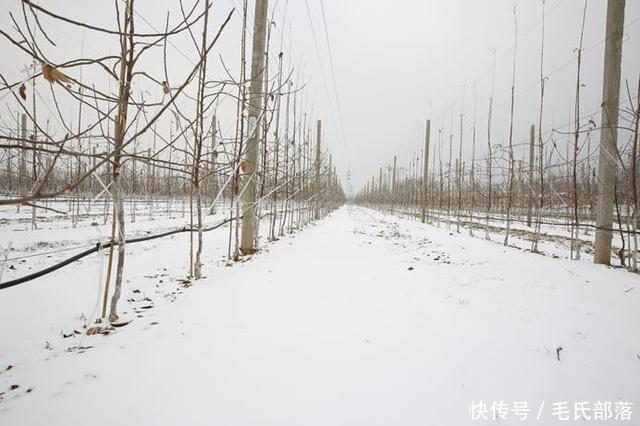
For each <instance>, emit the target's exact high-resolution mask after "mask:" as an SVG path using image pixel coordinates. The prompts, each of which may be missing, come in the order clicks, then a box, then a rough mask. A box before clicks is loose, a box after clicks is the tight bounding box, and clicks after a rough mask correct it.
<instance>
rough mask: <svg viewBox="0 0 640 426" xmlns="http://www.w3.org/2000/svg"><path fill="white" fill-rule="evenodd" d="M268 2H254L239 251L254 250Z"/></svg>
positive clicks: (247, 252)
mask: <svg viewBox="0 0 640 426" xmlns="http://www.w3.org/2000/svg"><path fill="white" fill-rule="evenodd" d="M268 3H269V0H256V6H255V15H254V19H253V52H252V53H251V85H250V87H249V134H248V140H247V149H246V154H245V163H244V164H245V170H244V172H245V181H246V183H245V185H246V188H245V189H244V192H243V193H242V236H241V239H240V251H241V252H242V253H245V254H250V253H253V252H255V251H256V245H255V239H256V230H257V226H256V220H257V218H256V204H255V201H256V179H255V174H256V168H257V160H258V133H259V132H258V120H259V118H260V114H261V113H262V99H263V97H264V94H263V93H262V90H263V89H262V83H263V80H264V78H263V74H264V59H265V44H266V34H267V12H268Z"/></svg>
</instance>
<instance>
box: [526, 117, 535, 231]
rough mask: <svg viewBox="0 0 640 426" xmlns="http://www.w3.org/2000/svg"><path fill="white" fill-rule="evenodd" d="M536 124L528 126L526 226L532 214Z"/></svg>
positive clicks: (529, 223)
mask: <svg viewBox="0 0 640 426" xmlns="http://www.w3.org/2000/svg"><path fill="white" fill-rule="evenodd" d="M535 139H536V126H535V125H533V124H532V125H531V126H529V191H528V192H529V199H528V201H527V226H529V227H530V226H531V217H532V216H533V168H534V167H533V166H534V164H533V163H534V161H535V159H534V153H535Z"/></svg>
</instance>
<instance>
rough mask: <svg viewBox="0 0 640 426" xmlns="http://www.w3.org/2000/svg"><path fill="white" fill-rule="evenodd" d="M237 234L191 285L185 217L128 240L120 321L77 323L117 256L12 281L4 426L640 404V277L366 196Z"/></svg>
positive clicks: (457, 416) (376, 416) (5, 333)
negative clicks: (306, 219)
mask: <svg viewBox="0 0 640 426" xmlns="http://www.w3.org/2000/svg"><path fill="white" fill-rule="evenodd" d="M263 228H264V227H263ZM480 234H482V233H480ZM227 236H228V228H226V227H225V228H221V229H219V230H216V231H212V232H210V233H207V234H205V266H204V271H205V274H206V275H207V277H206V278H205V279H203V280H200V281H197V282H194V283H192V284H193V285H192V286H190V287H188V288H185V287H183V286H181V284H180V283H179V282H178V281H176V280H177V279H179V278H183V277H184V276H185V264H186V261H187V256H188V253H187V252H186V248H187V241H188V235H187V234H179V235H176V236H173V237H171V238H168V239H161V240H154V241H151V242H147V243H141V244H136V245H131V246H129V247H128V248H127V250H128V257H127V264H126V274H125V275H126V276H125V278H126V281H127V282H126V284H125V291H124V296H123V302H122V304H121V310H122V311H126V313H125V314H124V316H125V317H127V318H131V319H133V321H132V323H131V324H129V325H127V326H126V327H123V328H119V329H117V330H116V332H115V333H113V334H111V335H109V336H100V335H98V336H84V335H73V336H72V337H68V338H64V337H62V333H65V334H73V330H74V329H75V330H81V329H82V326H83V324H84V323H85V322H88V321H87V320H85V319H83V318H82V317H86V318H90V317H91V316H92V315H91V314H92V312H93V311H94V308H95V306H96V302H97V299H98V296H99V290H100V286H99V282H100V280H99V275H100V272H99V265H100V264H101V263H104V254H103V255H101V256H99V255H94V256H92V257H91V258H88V259H85V260H84V261H82V262H80V263H77V264H74V265H71V266H69V267H67V268H65V269H62V270H59V271H57V272H55V273H53V274H51V275H49V276H47V277H43V278H41V279H39V280H37V281H33V282H31V283H28V284H24V285H21V286H18V287H15V288H11V289H7V290H5V291H3V292H1V293H0V324H2V326H0V342H2V343H1V344H0V371H2V372H1V373H0V392H5V393H4V395H2V398H3V399H2V400H1V401H0V424H2V425H5V424H6V425H43V424H65V425H80V424H83V425H84V424H92V425H114V424H141V425H146V424H148V425H176V424H185V425H279V426H282V425H368V426H369V425H391V424H397V425H461V424H472V423H474V422H472V421H471V418H470V413H469V410H468V407H469V404H470V403H471V402H472V401H478V400H483V401H487V402H489V403H490V402H491V401H507V402H511V403H512V402H514V401H527V402H528V403H529V406H530V407H532V408H533V410H532V411H535V410H536V408H535V407H538V406H539V404H540V402H542V401H544V402H545V404H546V405H545V407H549V408H548V409H547V408H545V410H544V411H543V413H542V416H541V419H540V420H537V421H535V420H530V422H535V423H536V424H541V425H547V424H557V423H558V422H557V418H554V417H553V416H552V415H551V408H550V406H551V404H552V403H554V402H557V401H568V402H569V403H570V404H572V403H573V402H577V401H591V402H596V401H631V402H633V408H634V414H633V417H632V419H633V420H634V421H637V414H636V413H635V411H637V407H638V406H640V386H638V383H640V339H639V338H638V337H639V336H640V309H638V307H639V306H640V288H638V287H639V284H640V280H638V276H637V275H634V274H631V273H628V272H626V271H624V270H621V269H612V268H606V267H602V266H598V265H593V264H591V263H589V262H587V261H570V260H566V259H553V258H550V257H546V256H541V255H536V254H532V253H528V252H525V251H523V250H518V249H516V248H512V247H503V246H501V245H500V244H496V243H494V242H491V241H485V240H484V239H482V238H473V237H470V236H469V235H468V232H466V231H465V232H462V233H460V234H458V233H456V232H455V231H453V230H446V229H441V228H437V227H433V226H429V225H423V224H421V223H419V222H416V221H413V220H409V219H404V218H398V217H395V216H391V215H389V214H385V213H381V212H378V211H374V210H371V209H365V208H362V207H357V206H351V205H347V206H344V207H342V208H340V209H339V210H337V211H335V212H333V213H332V214H330V215H329V217H327V218H325V219H323V220H321V221H320V222H318V223H317V224H315V225H311V226H308V227H307V228H305V229H304V230H301V231H300V232H298V233H297V234H294V235H290V236H287V237H284V238H282V239H280V240H279V241H277V242H274V243H266V242H262V246H263V247H262V250H261V252H260V253H259V254H257V255H255V256H253V257H252V258H250V259H248V260H246V261H244V262H238V263H235V264H234V265H233V266H231V267H227V266H225V262H224V255H225V254H226V244H227V240H226V238H227ZM5 279H6V278H5ZM134 290H137V291H136V292H134ZM125 299H130V300H131V301H128V302H127V301H125ZM147 299H148V300H147ZM144 306H152V308H150V309H142V307H144ZM138 315H140V317H138ZM46 342H48V343H46ZM78 347H88V348H87V349H84V350H83V349H80V350H79V349H78ZM560 347H561V348H562V349H561V350H559V357H560V359H559V360H558V355H557V354H558V348H560ZM69 348H72V349H71V350H69ZM8 365H11V366H12V368H11V369H10V370H8V371H7V370H6V368H7V366H8ZM14 384H17V385H19V387H18V388H17V389H14V390H9V388H10V386H11V385H14ZM28 389H32V391H30V392H27V390H28ZM532 415H533V414H532ZM508 419H509V420H507V421H502V422H499V421H495V422H491V421H489V422H485V423H489V424H492V423H495V424H522V422H520V421H519V420H517V419H515V418H514V417H513V416H512V417H509V418H508ZM476 423H478V422H476ZM616 423H617V422H616Z"/></svg>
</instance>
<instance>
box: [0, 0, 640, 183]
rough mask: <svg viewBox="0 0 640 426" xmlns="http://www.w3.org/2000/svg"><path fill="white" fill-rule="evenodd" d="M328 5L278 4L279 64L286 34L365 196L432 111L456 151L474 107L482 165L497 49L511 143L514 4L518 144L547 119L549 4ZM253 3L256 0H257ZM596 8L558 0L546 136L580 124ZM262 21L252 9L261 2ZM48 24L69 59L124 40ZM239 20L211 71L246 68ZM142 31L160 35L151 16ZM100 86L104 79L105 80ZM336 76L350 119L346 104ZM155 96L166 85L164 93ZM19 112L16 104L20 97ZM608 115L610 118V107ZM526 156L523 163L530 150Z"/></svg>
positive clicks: (597, 57) (226, 112)
mask: <svg viewBox="0 0 640 426" xmlns="http://www.w3.org/2000/svg"><path fill="white" fill-rule="evenodd" d="M0 1H1V2H2V4H3V9H4V10H5V11H7V10H9V11H13V12H14V14H16V15H17V16H18V17H20V16H21V13H22V12H21V8H20V6H19V2H18V0H0ZM323 2H324V11H325V16H326V29H328V32H326V31H325V25H324V22H323V14H322V3H321V1H320V0H307V1H306V2H305V0H288V2H287V0H279V1H278V2H275V1H274V0H271V1H270V8H271V9H272V10H273V16H274V19H275V21H276V25H275V27H274V29H273V33H272V51H271V55H272V61H271V66H272V67H273V68H272V70H275V66H276V62H275V57H276V56H277V52H278V51H279V44H280V38H281V37H283V38H284V49H283V51H284V54H285V56H284V58H285V61H286V62H287V63H289V64H291V66H293V67H294V68H295V69H296V71H297V72H298V74H297V76H296V77H295V79H296V81H297V82H299V81H302V80H304V81H307V82H308V89H307V90H306V95H304V96H305V97H304V99H305V100H306V102H305V103H306V104H307V105H308V109H309V111H308V112H309V113H310V114H312V116H313V122H315V118H321V119H322V120H323V130H324V131H325V134H324V138H323V139H324V142H325V143H326V145H327V146H328V147H329V149H330V150H331V152H332V153H333V158H334V161H335V163H336V164H337V166H338V168H339V171H340V173H341V175H342V178H343V183H344V178H345V176H346V170H347V167H349V166H350V167H351V170H352V176H353V188H354V190H356V191H357V190H358V189H359V188H360V187H361V186H362V185H363V184H364V183H365V182H366V180H367V179H369V178H370V176H372V175H374V174H377V171H378V168H379V167H380V166H387V165H388V164H389V163H390V162H391V161H392V159H393V155H398V157H399V162H400V163H401V164H406V163H407V162H408V159H409V157H410V156H411V155H412V154H413V153H419V150H420V149H421V146H422V144H423V141H422V138H423V133H424V121H425V120H426V119H427V118H431V119H432V146H433V145H434V144H437V135H438V129H442V131H443V134H444V135H446V137H447V138H448V135H449V134H450V133H451V132H453V135H454V137H453V138H454V141H455V142H454V147H455V148H454V155H455V153H456V152H457V146H458V141H459V133H460V132H459V126H460V123H459V120H460V119H459V115H460V114H461V112H463V113H464V127H463V130H464V133H463V157H464V158H466V159H469V158H470V157H471V155H470V151H471V134H472V132H471V130H472V124H473V112H474V99H475V101H476V102H477V114H476V115H477V146H478V151H477V155H476V157H480V156H482V155H483V152H484V146H485V145H486V125H487V123H486V121H487V108H488V98H489V96H490V86H491V75H492V73H491V64H492V50H493V49H494V48H495V49H496V51H497V54H496V55H497V67H496V85H495V102H494V105H495V110H494V120H493V129H492V133H493V138H492V139H493V143H495V144H500V143H502V144H504V143H506V142H507V135H508V126H509V94H510V86H511V66H512V55H513V50H512V47H513V44H514V40H515V38H514V21H513V12H512V8H513V6H515V8H516V13H517V21H518V28H519V41H518V50H517V65H516V94H517V98H516V104H515V141H516V142H521V141H524V140H527V138H528V131H529V130H528V126H529V124H534V123H537V121H538V112H537V111H538V107H539V84H538V81H539V67H540V43H541V28H542V26H541V15H542V2H541V0H515V1H514V0H485V1H477V0H446V1H445V0H397V1H388V0H385V1H374V0H369V1H366V0H323ZM252 3H253V1H252V0H250V1H249V4H250V5H252ZM39 4H42V5H43V6H46V7H47V8H49V9H51V10H53V11H56V12H58V13H60V14H63V15H67V16H71V17H74V18H76V19H78V20H83V21H86V22H90V23H93V24H96V25H101V26H105V27H110V28H115V27H116V23H115V13H114V3H113V2H112V1H98V0H91V1H80V0H66V1H64V2H60V1H54V0H46V1H45V0H41V1H40V2H39ZM190 4H192V0H191V1H190V0H185V5H186V7H187V8H188V6H189V5H190ZM213 4H214V8H213V10H214V19H213V20H212V23H211V30H212V32H214V31H215V30H216V29H217V26H218V24H219V23H220V22H221V21H222V20H223V18H224V17H226V14H227V13H228V11H229V10H230V9H231V8H232V7H233V6H234V4H235V6H240V5H241V0H219V1H215V0H214V1H213ZM307 4H308V7H309V13H310V15H311V22H312V25H313V29H314V30H315V40H316V41H317V46H318V50H316V42H314V36H313V34H314V32H312V30H311V25H310V20H309V16H308V11H307ZM583 7H584V3H583V1H581V0H547V1H546V10H547V17H546V21H545V26H546V37H545V38H546V42H545V49H546V50H545V66H544V70H545V71H544V72H545V75H546V76H547V77H548V79H549V80H548V82H547V86H546V93H545V113H544V124H543V126H544V128H543V130H549V129H550V128H551V126H552V125H553V126H554V127H560V126H562V125H563V124H566V123H567V122H569V121H570V120H571V119H573V117H572V114H573V106H572V105H573V102H574V97H575V78H576V77H575V76H576V62H575V56H576V55H575V51H574V49H576V48H577V47H578V42H579V36H580V25H581V19H582V9H583ZM285 8H286V15H285ZM136 10H137V11H138V13H139V16H138V17H137V18H141V17H144V19H146V20H147V21H148V22H149V23H151V24H152V25H154V26H156V27H157V28H162V27H164V20H165V16H166V11H167V10H169V11H170V12H171V16H172V20H175V19H177V17H178V15H179V13H180V11H179V3H178V2H177V1H175V0H136ZM605 12H606V1H605V0H590V1H589V2H588V6H587V16H586V26H585V35H584V46H583V47H584V49H585V50H584V59H583V75H582V80H583V83H584V84H585V87H583V89H582V93H581V97H582V101H581V111H582V114H587V113H591V112H594V111H598V109H599V105H600V97H601V79H602V65H603V50H604V44H603V40H604V35H605V33H604V26H605V15H606V13H605ZM249 16H250V17H252V10H250V12H249ZM283 19H284V23H283ZM625 24H626V25H627V27H626V30H625V41H624V51H623V87H624V84H625V83H624V79H629V84H630V86H631V87H632V92H633V94H635V88H636V87H637V79H638V76H639V74H640V1H637V0H628V1H627V7H626V22H625ZM0 25H1V27H2V28H3V30H5V31H8V32H9V33H10V34H14V35H15V32H14V31H13V29H12V28H11V23H10V20H9V16H8V13H7V12H5V13H4V14H3V16H2V17H1V18H0ZM43 25H44V26H45V27H46V28H47V29H48V31H49V33H50V35H51V36H52V37H53V38H54V39H55V40H56V42H57V44H58V46H57V47H52V46H46V48H45V51H46V52H47V54H49V55H50V56H51V57H52V58H54V60H55V61H58V62H62V61H63V60H66V59H70V58H73V57H77V56H79V53H80V50H81V46H82V39H83V37H84V38H85V42H84V44H85V47H84V49H85V53H86V54H87V55H91V56H95V55H98V54H100V55H104V54H108V53H109V51H112V52H115V51H117V44H116V42H115V41H114V40H113V39H110V40H109V39H107V38H106V37H96V36H94V35H91V34H88V33H87V32H85V33H84V36H83V32H82V31H79V30H77V29H75V28H70V27H68V26H65V25H63V24H61V23H59V22H55V21H53V20H51V19H43ZM240 25H241V16H240V14H239V13H237V14H236V15H235V16H234V18H233V19H232V22H231V24H230V27H229V28H228V29H227V30H226V31H225V33H224V34H223V36H222V39H221V41H220V43H219V45H218V46H217V47H216V49H215V51H214V52H213V53H212V56H211V60H210V61H211V66H210V69H209V76H210V77H211V78H224V77H225V76H224V69H223V67H222V66H221V61H220V58H222V59H223V60H224V62H225V63H226V64H227V66H228V67H229V68H230V69H231V71H232V72H235V73H236V74H235V75H237V69H238V63H239V55H240V52H239V45H240V42H239V36H240ZM137 28H138V29H139V30H140V31H151V29H150V28H149V27H148V26H147V25H146V24H145V23H144V22H142V21H141V20H140V19H139V20H138V24H137ZM283 33H284V35H283ZM327 37H328V39H329V42H330V44H331V49H332V50H331V53H332V55H333V63H334V66H335V77H336V79H335V81H334V79H333V73H332V71H331V68H330V62H329V50H328V47H327ZM43 46H45V43H44V42H43ZM170 50H171V52H170V61H169V69H170V77H171V76H174V77H173V78H174V79H175V81H176V83H177V81H179V80H180V79H181V78H182V77H183V76H184V75H185V74H186V72H188V71H189V70H190V68H191V66H192V64H191V63H189V62H188V61H187V60H186V59H185V58H184V57H183V56H182V53H184V54H185V55H186V56H188V57H190V58H195V57H196V56H195V51H194V48H193V44H192V43H191V41H190V40H189V39H188V38H187V37H183V38H180V39H176V40H175V41H174V46H171V48H170ZM180 51H181V52H182V53H180ZM0 54H1V55H2V57H3V58H4V61H3V62H2V63H1V64H0V72H2V73H3V74H5V76H6V77H8V78H10V79H12V80H13V79H15V78H17V76H18V74H16V73H17V72H18V71H19V70H20V69H21V68H22V67H23V66H25V65H27V64H28V59H27V58H26V56H25V55H22V54H19V53H17V51H16V49H15V48H14V47H13V46H11V45H9V43H8V42H7V41H6V40H4V39H3V40H2V41H0ZM192 60H193V59H192ZM144 67H145V70H147V69H148V70H149V72H150V73H152V74H154V75H158V76H162V74H163V71H162V65H161V61H160V60H159V58H158V56H157V55H156V56H155V57H153V56H152V58H150V59H148V60H147V61H145V62H144ZM86 72H87V75H84V76H83V78H84V79H85V80H87V79H89V78H91V71H90V70H87V71H86ZM100 76H102V74H100ZM323 76H324V78H323ZM99 78H103V77H99ZM162 79H163V78H162ZM101 83H102V84H104V81H102V82H101ZM112 84H114V85H115V83H112ZM334 84H335V89H336V91H337V93H338V97H339V103H340V106H341V114H339V113H338V109H337V107H336V105H337V102H336V99H335V96H334ZM463 86H464V87H465V96H464V105H463V103H462V101H463ZM153 90H155V91H156V93H159V92H158V90H159V89H158V88H154V89H153ZM153 90H150V91H153ZM625 93H626V89H625ZM3 103H7V101H6V100H4V101H3ZM226 104H227V105H228V106H225V105H222V106H221V107H220V108H221V111H220V119H221V120H222V123H221V124H222V128H223V131H227V132H229V131H230V129H232V128H233V124H234V123H233V112H234V111H235V110H234V108H233V101H231V100H228V101H226ZM312 106H313V110H312V111H311V108H312ZM8 107H9V109H11V108H12V107H11V106H10V105H9V106H8ZM452 108H453V109H452ZM71 109H72V108H70V112H69V114H70V116H71V114H72V112H71ZM6 111H7V106H4V105H3V106H2V110H1V111H0V117H2V116H3V114H4V116H5V117H6V114H7V113H6ZM452 112H453V114H452ZM570 114H571V115H570ZM340 115H341V119H342V121H343V123H344V138H343V137H342V136H341V132H340ZM451 115H453V121H454V123H453V129H452V128H451V127H452V126H451ZM595 119H596V121H597V122H599V118H597V115H596V116H595ZM564 130H566V128H565V129H564ZM447 140H448V139H447ZM557 140H558V144H559V145H562V148H561V151H562V152H564V144H565V143H566V137H563V136H558V137H557ZM621 143H622V141H621ZM433 154H434V151H432V155H433ZM516 155H517V157H518V158H519V156H521V155H522V154H520V153H517V154H516Z"/></svg>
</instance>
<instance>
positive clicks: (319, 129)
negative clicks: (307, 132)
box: [315, 120, 322, 220]
mask: <svg viewBox="0 0 640 426" xmlns="http://www.w3.org/2000/svg"><path fill="white" fill-rule="evenodd" d="M321 138H322V120H318V123H317V133H316V194H315V196H316V203H315V204H316V212H315V218H316V220H318V219H320V200H319V199H318V197H319V194H320V160H321V158H320V154H321V150H320V141H321Z"/></svg>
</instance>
